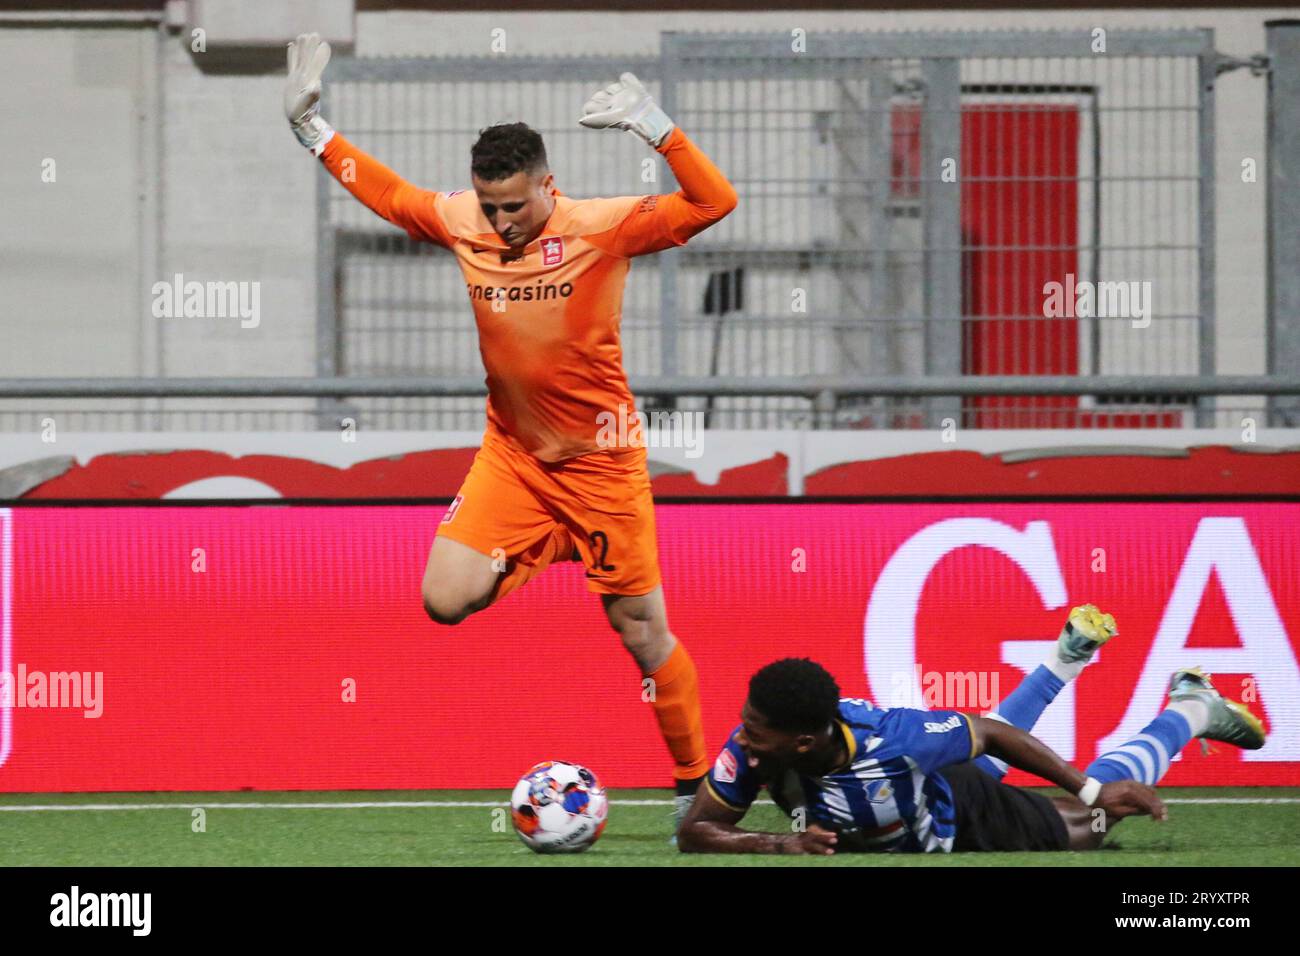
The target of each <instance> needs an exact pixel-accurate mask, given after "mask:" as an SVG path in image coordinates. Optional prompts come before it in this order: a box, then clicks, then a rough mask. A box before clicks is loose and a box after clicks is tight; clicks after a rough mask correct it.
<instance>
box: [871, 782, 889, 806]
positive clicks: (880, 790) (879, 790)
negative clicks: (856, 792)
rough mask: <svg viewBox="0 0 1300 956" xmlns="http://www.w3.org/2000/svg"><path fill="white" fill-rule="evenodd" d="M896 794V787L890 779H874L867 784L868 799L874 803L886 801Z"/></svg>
mask: <svg viewBox="0 0 1300 956" xmlns="http://www.w3.org/2000/svg"><path fill="white" fill-rule="evenodd" d="M893 795H894V787H893V784H891V783H890V782H889V781H888V780H873V781H871V783H869V784H867V799H868V800H870V801H871V802H872V803H885V802H887V801H888V800H889V798H890V797H892V796H893Z"/></svg>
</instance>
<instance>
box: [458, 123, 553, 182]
mask: <svg viewBox="0 0 1300 956" xmlns="http://www.w3.org/2000/svg"><path fill="white" fill-rule="evenodd" d="M469 157H470V160H469V169H470V172H472V173H473V174H474V175H475V176H477V177H478V178H479V179H485V180H487V181H488V182H490V183H492V182H498V181H499V180H502V179H509V178H510V177H511V176H513V175H514V174H515V173H521V172H522V173H538V172H541V171H542V170H544V169H546V168H548V164H547V162H546V144H545V143H543V142H542V134H541V133H539V132H537V130H535V129H533V128H532V127H531V126H529V125H528V124H527V123H498V124H497V125H496V126H489V127H488V128H487V129H485V130H480V131H479V134H478V142H476V143H475V144H474V146H473V147H472V148H471V149H470V151H469Z"/></svg>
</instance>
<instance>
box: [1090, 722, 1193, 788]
mask: <svg viewBox="0 0 1300 956" xmlns="http://www.w3.org/2000/svg"><path fill="white" fill-rule="evenodd" d="M1191 739H1192V725H1191V724H1190V723H1189V722H1188V720H1187V718H1186V717H1184V716H1183V715H1182V714H1180V713H1179V712H1178V711H1176V710H1166V711H1162V712H1161V714H1160V716H1159V717H1157V718H1156V719H1155V720H1153V721H1151V723H1149V724H1147V725H1146V726H1145V727H1143V728H1142V732H1141V733H1140V734H1138V735H1137V736H1136V737H1134V738H1133V739H1132V740H1130V741H1129V742H1128V743H1126V744H1123V745H1122V746H1119V747H1116V748H1115V749H1114V750H1111V751H1109V752H1107V753H1104V754H1102V755H1101V756H1100V757H1098V758H1097V759H1096V760H1094V761H1093V762H1092V763H1091V764H1090V765H1089V766H1088V769H1087V770H1086V771H1084V772H1085V773H1087V775H1088V776H1090V777H1095V778H1096V779H1097V780H1100V781H1101V782H1102V783H1114V782H1115V781H1116V780H1138V781H1141V782H1142V783H1145V784H1148V785H1150V786H1155V785H1156V784H1157V783H1158V782H1159V781H1160V778H1161V777H1163V776H1164V775H1165V772H1166V771H1168V770H1169V761H1170V760H1171V759H1172V758H1173V757H1174V756H1175V755H1176V754H1177V753H1178V752H1179V751H1180V750H1182V749H1183V748H1184V747H1185V746H1187V742H1188V741H1189V740H1191Z"/></svg>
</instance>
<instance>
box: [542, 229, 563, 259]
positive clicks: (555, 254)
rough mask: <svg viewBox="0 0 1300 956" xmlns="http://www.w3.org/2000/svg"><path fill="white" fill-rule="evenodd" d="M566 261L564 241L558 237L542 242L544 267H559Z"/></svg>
mask: <svg viewBox="0 0 1300 956" xmlns="http://www.w3.org/2000/svg"><path fill="white" fill-rule="evenodd" d="M563 261H564V240H563V239H561V238H560V237H558V236H556V237H554V238H551V239H543V240H542V265H544V266H558V265H559V264H560V263H561V262H563Z"/></svg>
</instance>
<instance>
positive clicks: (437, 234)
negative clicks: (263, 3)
mask: <svg viewBox="0 0 1300 956" xmlns="http://www.w3.org/2000/svg"><path fill="white" fill-rule="evenodd" d="M329 60H330V45H329V44H328V43H326V42H325V41H324V40H322V39H321V38H320V36H319V35H318V34H315V33H304V34H301V35H300V36H299V37H298V38H297V39H296V40H294V41H293V42H292V43H290V44H289V76H288V80H287V82H286V83H285V88H284V115H285V117H286V118H287V119H288V120H289V128H290V129H292V130H293V134H294V136H296V137H298V142H300V143H302V145H303V146H306V147H307V148H308V149H310V150H311V151H312V153H313V154H314V155H316V156H319V157H320V160H321V163H322V164H323V165H324V166H325V168H326V169H328V170H329V171H330V174H331V175H333V176H334V178H335V179H337V180H338V181H339V182H340V183H342V184H343V188H344V189H346V190H347V191H348V192H350V193H352V195H353V196H356V197H357V199H359V200H361V202H363V203H364V204H365V205H366V206H367V207H368V208H369V209H370V210H371V211H372V212H374V213H375V214H376V215H378V216H382V217H383V218H384V219H387V220H388V221H389V222H391V223H393V224H394V225H396V226H400V227H401V228H403V229H405V230H406V231H407V233H408V234H409V235H410V236H411V237H412V238H415V239H425V240H428V241H430V242H436V243H438V244H440V245H448V244H449V243H450V236H449V235H448V234H447V230H446V227H445V226H444V225H443V223H442V220H441V219H440V217H439V216H438V214H437V212H436V211H435V210H434V197H435V196H436V195H437V194H436V193H434V192H431V191H429V190H427V189H420V188H418V187H416V186H413V185H411V184H410V183H408V182H407V181H406V180H404V179H403V178H402V177H401V176H399V175H397V173H395V172H393V171H392V170H391V169H389V168H388V167H387V166H385V165H384V164H383V163H381V162H379V161H378V160H376V159H375V158H373V157H372V156H369V155H367V154H366V153H364V152H362V151H361V150H359V149H357V148H356V147H355V146H353V145H352V144H351V143H349V142H348V141H347V140H346V139H344V138H343V137H342V136H340V135H339V134H338V133H337V132H335V130H334V127H332V126H330V124H329V123H327V122H326V121H325V118H324V117H322V116H321V115H320V96H321V74H322V73H324V72H325V66H326V65H327V64H328V63H329Z"/></svg>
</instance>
